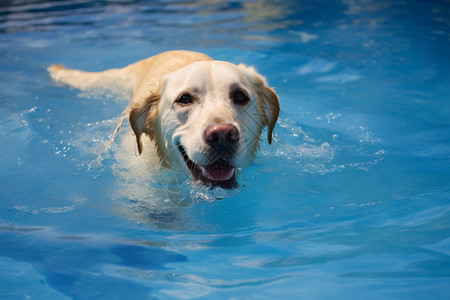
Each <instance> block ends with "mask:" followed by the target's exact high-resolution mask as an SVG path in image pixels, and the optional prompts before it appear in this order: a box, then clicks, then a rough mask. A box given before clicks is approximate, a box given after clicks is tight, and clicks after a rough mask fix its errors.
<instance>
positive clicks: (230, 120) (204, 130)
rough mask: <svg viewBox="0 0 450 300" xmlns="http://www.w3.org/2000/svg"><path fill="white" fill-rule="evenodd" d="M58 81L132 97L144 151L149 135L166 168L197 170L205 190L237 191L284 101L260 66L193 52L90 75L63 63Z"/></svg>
mask: <svg viewBox="0 0 450 300" xmlns="http://www.w3.org/2000/svg"><path fill="white" fill-rule="evenodd" d="M48 71H49V72H50V75H51V77H52V78H54V79H55V80H57V81H61V82H63V83H66V84H68V85H70V86H73V87H76V88H79V89H81V90H86V89H91V88H107V89H108V88H109V89H113V88H116V89H117V88H120V89H123V90H124V91H129V92H130V93H131V94H132V95H133V96H132V104H131V110H130V115H129V121H130V124H131V128H132V129H133V131H134V134H135V137H136V141H137V145H138V151H139V153H141V152H142V150H143V145H144V144H143V143H142V139H143V136H142V135H143V134H145V136H148V137H149V138H150V140H151V142H152V143H153V144H154V146H155V148H156V151H157V154H158V157H159V160H160V162H161V163H162V165H164V166H166V167H168V168H173V169H177V170H183V171H186V172H190V174H191V175H192V177H193V179H194V180H195V181H198V182H200V183H202V184H204V185H207V186H211V187H215V186H220V187H222V188H234V187H236V186H237V182H236V168H239V167H242V166H245V165H246V164H247V163H248V162H249V161H250V160H251V158H252V157H253V156H254V154H255V152H256V151H257V150H258V147H259V146H258V142H259V139H260V135H261V133H262V130H263V128H264V127H265V126H267V127H268V131H267V132H268V133H267V139H268V142H269V144H270V143H271V140H272V131H273V128H274V126H275V123H276V121H277V118H278V114H279V110H280V107H279V102H278V97H277V95H276V94H275V93H274V91H273V90H272V89H271V88H269V87H268V86H267V84H266V81H265V79H264V77H262V76H261V75H259V74H258V73H257V72H256V71H255V70H254V69H253V68H252V67H248V66H245V65H242V64H240V65H234V64H232V63H229V62H225V61H217V60H212V59H211V58H210V57H208V56H206V55H205V54H202V53H198V52H191V51H168V52H164V53H161V54H158V55H156V56H152V57H150V58H147V59H144V60H142V61H139V62H137V63H134V64H131V65H129V66H126V67H124V68H122V69H110V70H106V71H103V72H84V71H79V70H72V69H67V68H65V67H63V66H61V65H52V66H50V67H49V68H48Z"/></svg>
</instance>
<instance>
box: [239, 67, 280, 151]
mask: <svg viewBox="0 0 450 300" xmlns="http://www.w3.org/2000/svg"><path fill="white" fill-rule="evenodd" d="M239 67H241V68H244V69H246V70H247V72H250V73H251V75H252V77H253V86H254V90H255V93H256V95H257V101H258V107H259V109H260V111H261V112H262V114H263V126H267V141H268V142H269V144H271V143H272V133H273V129H274V127H275V124H276V123H277V119H278V115H279V114H280V103H279V101H278V96H277V94H275V92H274V90H273V89H272V88H270V87H268V86H267V82H266V79H265V78H264V77H263V76H261V75H260V74H258V73H257V72H256V71H255V69H254V68H253V67H248V66H245V65H243V64H240V65H239Z"/></svg>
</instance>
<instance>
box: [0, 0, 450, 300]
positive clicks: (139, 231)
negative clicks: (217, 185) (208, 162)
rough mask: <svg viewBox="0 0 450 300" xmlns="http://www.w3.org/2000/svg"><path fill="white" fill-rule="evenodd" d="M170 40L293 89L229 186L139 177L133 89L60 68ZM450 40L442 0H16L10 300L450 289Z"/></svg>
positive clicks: (4, 212)
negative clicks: (269, 136)
mask: <svg viewBox="0 0 450 300" xmlns="http://www.w3.org/2000/svg"><path fill="white" fill-rule="evenodd" d="M173 49H189V50H194V51H200V52H204V53H206V54H208V55H210V56H212V57H213V58H215V59H219V60H227V61H230V62H233V63H241V62H244V63H246V64H249V65H253V66H255V68H256V69H257V70H258V71H259V72H260V73H262V74H264V75H265V76H266V77H267V80H268V81H269V83H270V85H271V86H273V87H275V90H276V92H277V93H278V95H279V96H280V103H281V114H280V119H279V121H278V123H277V126H276V128H275V134H276V136H275V139H274V142H273V143H272V145H268V144H267V142H266V141H263V142H262V144H261V151H260V152H258V154H257V155H256V157H255V160H254V161H253V163H252V165H251V166H249V167H248V168H245V169H244V170H241V171H240V173H239V177H238V181H239V182H240V186H241V187H240V189H239V190H237V191H235V192H234V193H229V194H226V195H222V194H221V195H219V196H218V197H219V198H221V197H222V196H225V198H223V199H221V200H215V198H216V196H217V195H211V193H210V192H208V191H205V190H202V189H199V188H198V187H196V186H193V185H192V184H191V183H190V182H189V180H187V179H186V178H183V177H180V176H179V175H178V174H176V173H175V172H173V171H161V172H160V173H157V174H156V175H158V176H153V177H151V176H149V178H144V179H142V178H141V179H136V178H130V177H127V170H126V169H125V168H124V166H123V164H122V162H123V161H122V159H121V157H123V153H121V148H120V140H121V139H123V138H125V136H126V134H127V132H128V130H129V125H128V123H127V122H125V123H124V125H123V127H122V128H121V130H120V132H119V136H118V137H117V139H116V141H115V142H114V143H113V145H112V146H111V147H110V148H109V149H104V145H105V143H107V142H108V141H109V140H110V139H111V137H112V133H113V131H114V128H115V127H116V124H117V122H118V121H119V119H120V115H121V113H122V111H123V110H124V108H125V107H126V106H127V104H128V103H127V102H126V99H123V97H121V96H118V95H116V94H111V93H103V92H98V91H97V92H80V91H78V90H76V89H71V88H68V87H66V86H64V85H61V84H58V83H56V82H54V81H52V80H51V79H50V77H49V76H48V74H47V72H46V68H47V67H48V66H49V65H51V64H54V63H63V64H65V65H66V66H68V67H71V68H77V69H83V70H89V71H96V70H103V69H108V68H114V67H122V66H125V65H127V64H130V63H132V62H135V61H137V60H140V59H143V58H146V57H149V56H151V55H154V54H157V53H159V52H162V51H166V50H173ZM449 53H450V2H449V1H444V0H442V1H418V0H416V1H390V0H381V1H375V0H373V1H371V0H342V1H325V0H317V1H312V0H309V1H297V0H288V1H285V0H273V1H269V0H261V1H251V0H249V1H246V0H237V1H230V2H229V1H189V0H186V1H174V0H159V1H119V0H116V1H87V0H67V1H48V0H47V1H44V0H42V1H40V0H30V1H20V0H17V1H16V0H11V1H2V2H1V4H0V90H1V93H0V153H1V159H0V298H1V299H361V298H363V299H367V300H368V299H408V300H410V299H427V300H428V299H448V293H449V291H450V98H449V95H450V74H449V70H450V59H449ZM119 154H120V155H119ZM130 155H134V154H133V153H130ZM149 172H150V171H149ZM219 194H220V193H219Z"/></svg>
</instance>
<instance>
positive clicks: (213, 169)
mask: <svg viewBox="0 0 450 300" xmlns="http://www.w3.org/2000/svg"><path fill="white" fill-rule="evenodd" d="M203 168H204V169H205V171H206V174H208V176H209V177H210V178H211V179H214V180H217V181H219V180H226V179H228V178H229V177H230V175H231V172H233V170H234V168H232V167H230V166H228V165H227V166H221V165H220V164H214V165H212V166H203Z"/></svg>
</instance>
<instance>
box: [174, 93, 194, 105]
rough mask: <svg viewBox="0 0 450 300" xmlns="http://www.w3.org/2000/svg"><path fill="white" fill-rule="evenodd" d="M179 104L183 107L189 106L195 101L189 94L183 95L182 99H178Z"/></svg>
mask: <svg viewBox="0 0 450 300" xmlns="http://www.w3.org/2000/svg"><path fill="white" fill-rule="evenodd" d="M176 102H177V103H180V104H182V105H187V104H191V103H192V102H194V100H193V99H192V96H191V95H189V94H182V95H181V96H180V97H178V99H177V101H176Z"/></svg>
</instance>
